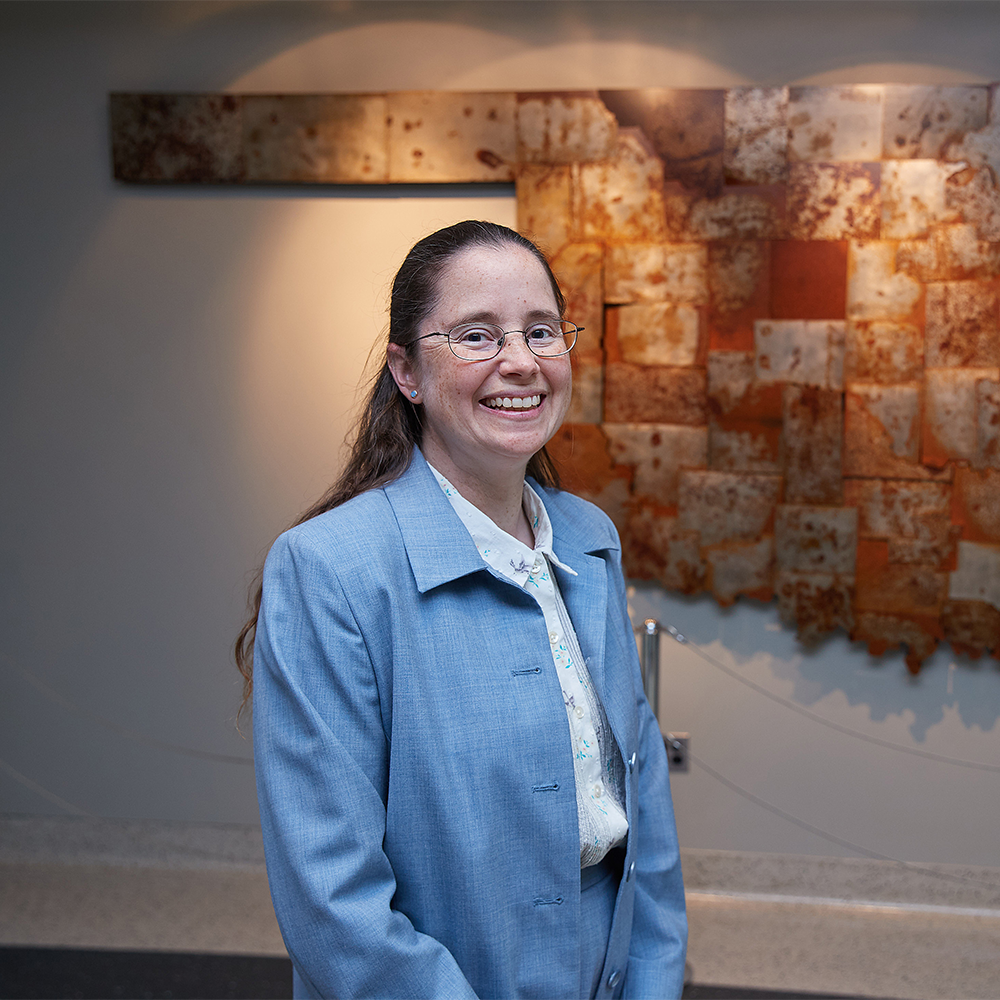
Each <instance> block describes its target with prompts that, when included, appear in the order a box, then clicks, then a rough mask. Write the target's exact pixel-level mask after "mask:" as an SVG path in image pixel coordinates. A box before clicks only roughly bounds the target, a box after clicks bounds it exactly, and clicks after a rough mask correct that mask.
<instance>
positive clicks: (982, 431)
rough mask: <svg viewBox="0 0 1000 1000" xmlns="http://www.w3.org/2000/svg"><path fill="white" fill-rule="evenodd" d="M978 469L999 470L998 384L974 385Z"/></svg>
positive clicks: (982, 383) (999, 421) (999, 391)
mask: <svg viewBox="0 0 1000 1000" xmlns="http://www.w3.org/2000/svg"><path fill="white" fill-rule="evenodd" d="M972 464H973V466H974V467H976V468H978V469H984V468H987V469H1000V382H997V381H995V380H993V379H985V378H984V379H981V380H980V381H978V382H977V383H976V454H975V457H974V459H973V462H972Z"/></svg>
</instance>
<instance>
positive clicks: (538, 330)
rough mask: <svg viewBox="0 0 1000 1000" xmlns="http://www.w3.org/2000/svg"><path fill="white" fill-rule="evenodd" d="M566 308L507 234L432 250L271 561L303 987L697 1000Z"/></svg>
mask: <svg viewBox="0 0 1000 1000" xmlns="http://www.w3.org/2000/svg"><path fill="white" fill-rule="evenodd" d="M563 308H564V300H563V296H562V293H561V292H560V290H559V287H558V285H557V283H556V280H555V278H554V276H553V274H552V271H551V269H550V268H549V265H548V263H547V262H546V260H545V258H544V257H543V255H542V254H541V253H540V252H539V251H538V249H537V248H536V247H535V246H534V245H533V244H532V243H530V242H529V241H528V240H526V239H524V237H522V236H520V235H519V234H517V233H515V232H514V231H512V230H510V229H507V228H505V227H503V226H498V225H496V224H494V223H484V222H464V223H459V224H458V225H455V226H451V227H449V228H447V229H444V230H441V231H439V232H437V233H434V234H432V235H431V236H428V237H426V238H425V239H423V240H421V241H420V242H419V243H417V244H416V246H415V247H414V248H413V249H412V250H411V251H410V253H409V254H408V255H407V258H406V260H405V261H404V263H403V265H402V267H401V268H400V270H399V272H398V273H397V275H396V278H395V280H394V282H393V288H392V297H391V303H390V328H389V343H388V344H387V347H386V358H385V364H384V365H383V367H382V370H381V372H380V374H379V376H378V377H377V379H376V380H375V383H374V385H373V387H372V390H371V392H370V395H369V398H368V403H367V406H366V408H365V411H364V413H363V415H362V419H361V421H360V425H359V428H358V432H357V436H356V438H355V441H354V445H353V449H352V455H351V459H350V461H349V463H348V466H347V468H346V470H345V471H344V473H343V475H342V476H341V478H340V480H339V481H338V482H337V483H336V484H335V485H334V487H333V488H332V489H331V490H330V492H329V493H328V494H327V495H326V496H325V497H323V498H322V499H321V500H320V501H319V502H318V503H317V504H316V505H314V506H313V507H312V508H311V509H310V510H309V511H307V512H306V513H305V514H304V515H303V516H302V517H301V518H300V520H299V522H298V523H297V525H296V526H295V527H294V528H293V529H291V530H290V531H288V532H286V533H285V534H284V535H282V536H281V537H280V538H279V539H278V540H277V541H276V542H275V544H274V546H273V548H272V550H271V552H270V554H269V556H268V559H267V562H266V565H265V568H264V573H263V583H262V586H261V588H260V590H259V591H258V593H257V595H256V601H257V613H255V615H254V616H253V618H252V619H251V620H250V621H249V622H248V623H247V626H246V627H245V628H244V630H243V632H242V633H241V635H240V638H239V640H238V642H237V660H238V662H239V664H240V667H241V670H242V671H243V673H244V676H245V678H246V682H247V694H248V695H249V694H250V693H251V690H252V693H253V704H254V736H255V738H254V754H255V760H256V767H257V781H258V794H259V799H260V807H261V819H262V824H263V830H264V842H265V848H266V852H267V863H268V874H269V878H270V883H271V892H272V896H273V899H274V905H275V911H276V913H277V916H278V920H279V923H280V924H281V928H282V933H283V935H284V938H285V942H286V944H287V946H288V950H289V954H290V955H291V958H292V962H293V966H294V969H295V992H296V996H303V997H329V996H337V997H345V998H346V997H359V996H369V997H421V996H448V997H470V998H471V997H477V996H478V997H533V996H545V997H567V998H568V997H597V996H600V997H618V996H629V997H650V998H652V997H657V998H663V997H671V996H679V995H680V991H681V987H682V980H683V968H684V950H685V943H686V934H687V928H686V920H685V915H684V895H683V887H682V885H681V878H680V866H679V859H678V850H677V840H676V834H675V830H674V818H673V811H672V807H671V801H670V789H669V784H668V778H667V761H666V755H665V752H664V748H663V742H662V739H661V738H660V735H659V727H658V725H657V722H656V720H655V718H654V716H653V713H652V711H651V710H650V707H649V705H648V703H647V702H646V700H645V696H644V695H643V689H642V681H641V677H640V672H639V665H638V660H637V656H636V649H635V643H634V641H633V640H632V634H631V629H630V627H629V623H628V616H627V613H626V608H625V591H624V581H623V579H622V572H621V558H620V555H621V553H620V546H619V542H618V537H617V535H616V533H615V530H614V528H613V526H612V525H611V522H610V521H609V520H608V518H607V517H606V516H605V515H604V514H603V513H601V512H600V511H598V510H597V509H596V508H595V507H592V506H591V505H590V504H588V503H585V502H584V501H582V500H580V499H578V498H576V497H572V496H570V495H568V494H566V493H564V492H562V491H560V490H559V489H558V486H557V481H556V477H555V473H554V470H553V468H552V465H551V463H550V462H549V460H548V457H547V455H546V453H545V444H546V442H547V441H548V440H549V439H550V438H551V437H552V435H553V434H554V433H555V431H556V430H557V429H558V427H559V425H560V423H561V422H562V420H563V417H564V416H565V414H566V410H567V407H568V406H569V401H570V393H571V369H570V363H569V357H568V355H569V351H570V350H571V349H572V347H573V344H574V343H575V337H576V333H577V328H576V327H575V326H574V325H573V324H572V323H570V322H568V321H566V320H564V319H563V317H562V312H563ZM526 476H527V478H526ZM251 643H253V650H252V655H251V648H250V647H251ZM251 660H252V663H251Z"/></svg>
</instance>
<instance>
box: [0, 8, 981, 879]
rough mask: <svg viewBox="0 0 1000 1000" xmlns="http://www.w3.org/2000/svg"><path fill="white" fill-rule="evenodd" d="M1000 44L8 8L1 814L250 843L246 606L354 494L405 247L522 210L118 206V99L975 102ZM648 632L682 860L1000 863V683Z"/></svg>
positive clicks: (664, 599) (973, 15) (756, 629)
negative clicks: (849, 89)
mask: <svg viewBox="0 0 1000 1000" xmlns="http://www.w3.org/2000/svg"><path fill="white" fill-rule="evenodd" d="M998 29H1000V5H997V4H995V3H989V2H984V3H964V2H960V0H950V2H941V3H936V2H920V3H909V2H903V0H901V2H891V3H880V2H873V0H870V2H862V3H854V2H843V3H826V2H814V3H797V2H791V3H785V2H777V3H757V2H754V0H740V2H719V3H716V2H710V0H706V2H698V3H683V2H676V3H659V2H640V3H631V2H629V0H623V2H613V3H604V2H599V0H597V2H575V0H564V2H558V3H556V2H542V3H521V2H516V0H515V2H507V3H504V4H487V3H464V2H457V3H419V2H407V3H392V2H384V3H382V2H379V3H359V2H341V3H296V2H285V3H238V2H236V3H221V2H218V3H174V2H164V3H158V4H144V3H138V2H137V3H87V4H77V3H65V4H63V3H46V4H36V3H19V2H9V3H4V4H0V84H2V87H0V135H2V136H3V139H2V146H3V152H2V155H0V179H2V183H0V255H2V260H3V263H2V266H0V302H2V303H3V306H2V320H0V420H2V423H3V428H4V432H3V434H2V435H0V468H2V469H3V475H2V476H0V483H2V486H0V552H2V554H3V555H2V559H0V629H2V632H0V634H2V636H3V642H2V643H0V669H2V676H3V679H4V684H3V686H4V696H3V697H2V698H0V810H3V811H5V812H8V813H28V814H31V813H35V814H43V813H48V814H60V813H66V812H82V813H89V814H93V815H98V816H121V817H139V818H152V819H157V818H160V819H173V820H192V821H209V822H231V823H250V822H253V821H254V819H255V814H256V803H255V797H254V790H253V777H252V768H251V767H250V766H248V764H247V763H246V758H247V757H248V756H249V752H250V748H249V742H245V741H242V740H241V739H240V738H239V737H238V736H237V735H236V733H235V731H234V729H233V725H232V723H233V715H234V712H235V707H236V705H237V703H238V688H237V684H236V677H235V670H234V668H233V667H232V665H231V662H230V645H231V641H232V637H233V635H234V632H235V631H236V629H237V628H238V625H239V622H240V617H241V614H242V607H243V600H244V593H245V586H246V583H247V580H248V578H249V575H250V573H251V572H252V570H253V568H254V567H255V565H256V564H257V562H258V561H259V559H260V558H261V556H262V555H263V553H264V552H265V551H266V548H267V546H268V544H269V543H270V541H271V539H272V538H273V537H274V535H275V534H276V533H277V532H278V531H280V530H281V528H282V526H283V525H284V524H285V523H287V521H288V520H289V519H290V518H291V517H292V516H293V515H294V514H295V512H296V511H297V510H298V509H300V508H301V507H302V506H303V505H304V504H305V503H306V502H307V501H308V500H310V499H311V498H312V497H314V496H315V495H316V494H317V493H318V492H320V491H321V490H322V488H323V486H324V484H325V483H327V482H328V480H329V479H330V478H331V477H332V476H333V475H334V474H335V473H336V470H337V468H338V464H339V462H340V460H341V455H342V450H341V449H342V442H343V438H344V435H345V433H346V432H347V430H348V428H349V426H350V421H351V415H352V412H353V408H354V407H355V401H356V396H355V387H356V385H357V384H358V381H359V379H360V378H361V377H362V373H363V369H364V365H365V362H366V358H367V356H368V353H369V351H370V349H371V347H372V345H373V344H375V343H376V342H377V340H378V338H379V336H380V334H381V332H382V331H383V328H384V323H385V318H384V307H385V301H386V287H387V283H388V282H389V280H390V279H391V275H392V273H393V270H394V268H395V267H396V266H397V265H398V263H399V261H400V260H401V258H402V256H403V254H404V253H405V251H406V249H407V248H408V246H409V245H410V244H411V243H412V242H413V241H414V240H415V239H416V238H418V237H419V236H420V235H422V234H424V233H426V232H427V231H429V230H431V229H433V228H436V227H438V226H440V225H444V224H447V223H449V222H451V221H455V220H457V219H460V218H465V217H469V216H483V217H488V218H493V219H495V220H497V221H500V222H504V223H512V222H513V220H514V204H513V194H512V190H510V189H507V188H505V187H502V186H498V187H487V188H475V187H471V186H470V187H464V188H435V189H430V188H417V187H412V188H405V187H391V188H386V189H384V190H379V191H373V190H371V189H366V190H361V189H351V188H344V189H304V188H298V189H295V188H274V189H264V188H258V189H253V188H249V189H243V190H236V189H223V188H215V189H213V188H196V187H171V188H166V187H164V188H153V187H149V188H143V187H125V186H121V185H118V184H115V183H114V182H113V181H112V180H111V174H110V163H109V154H108V134H107V121H106V100H107V93H108V92H109V91H113V90H119V91H143V90H165V91H219V90H230V91H233V92H282V91H286V92H290V91H300V92H301V91H356V92H364V91H367V90H376V91H383V90H397V89H451V90H455V89H482V90H498V89H519V90H525V89H532V88H537V89H557V88H593V87H602V88H614V87H641V86H675V87H724V86H731V85H737V84H744V83H770V84H786V83H822V84H830V83H838V82H845V83H852V82H853V83H872V82H900V83H921V82H927V83H944V82H950V83H958V82H985V81H990V80H997V79H1000V50H998V49H997V46H996V44H995V39H996V37H997V34H998ZM633 605H634V608H633V609H634V611H635V614H636V616H637V617H639V618H641V617H643V616H645V615H647V614H655V616H656V617H658V618H660V619H661V620H663V621H664V622H665V623H669V624H672V625H674V626H675V627H676V628H678V629H680V630H681V631H682V632H684V633H686V634H687V635H688V636H689V637H690V638H691V640H692V643H689V644H688V645H687V647H686V648H685V647H684V646H682V645H679V644H674V643H673V642H672V641H671V642H670V645H669V647H666V646H665V648H664V650H663V663H664V673H663V678H662V680H661V722H662V724H663V727H664V728H665V729H675V730H686V731H690V732H691V734H692V749H693V750H694V752H695V754H696V756H697V757H698V758H699V760H702V761H703V762H704V763H705V764H706V765H708V766H709V767H710V768H711V769H712V770H713V771H714V772H716V774H717V775H721V777H722V778H723V779H725V781H723V780H720V778H719V777H716V776H713V774H712V773H710V772H709V771H706V770H704V769H702V768H700V767H697V766H696V767H694V768H693V769H692V771H691V772H690V773H689V774H685V775H679V776H678V777H677V778H676V780H675V782H674V790H675V800H676V805H677V811H678V821H679V826H680V832H681V841H682V843H683V844H684V845H685V846H688V847H693V848H716V849H723V850H747V851H779V852H792V853H800V854H851V853H853V852H854V849H853V848H852V847H851V846H850V845H858V846H860V847H863V848H866V849H868V850H870V851H875V852H878V853H881V854H884V855H888V856H891V857H898V858H905V859H909V860H915V861H940V862H954V863H963V864H979V865H996V864H998V863H1000V861H998V858H997V850H996V845H995V836H994V834H993V831H994V830H995V828H996V824H997V819H998V814H997V813H998V808H1000V806H998V803H1000V796H997V794H996V781H997V774H996V767H997V765H998V764H1000V753H998V751H997V745H996V743H997V741H996V731H997V728H996V723H997V718H998V716H1000V675H998V671H997V669H996V666H995V664H994V663H992V662H990V663H987V662H981V663H979V664H970V663H967V662H959V661H958V660H957V659H956V658H955V657H953V656H952V655H951V654H950V653H949V652H947V651H940V652H939V653H938V654H936V656H935V657H934V658H932V659H931V660H930V661H928V663H927V664H925V667H924V670H923V672H922V673H921V675H920V676H919V677H918V678H916V679H911V678H909V677H908V675H907V673H906V670H905V666H904V665H903V662H902V658H901V657H899V656H896V657H892V656H890V657H888V658H886V659H885V660H884V661H880V662H879V663H878V664H875V662H874V661H871V660H869V658H868V656H867V653H865V652H864V650H863V649H860V648H855V647H852V646H851V645H850V643H848V642H847V640H846V638H844V637H842V636H841V637H836V638H833V639H831V640H829V641H828V642H826V643H825V644H823V645H822V646H821V647H819V648H818V649H812V650H809V649H805V648H803V647H801V646H800V645H798V644H797V642H796V640H795V638H794V636H793V635H792V634H791V633H789V632H788V631H785V630H783V628H782V626H781V625H780V624H779V622H778V620H777V615H776V612H775V609H774V607H773V606H772V605H767V606H761V605H755V604H753V603H744V602H740V603H738V604H737V605H736V606H735V607H734V608H732V609H729V610H727V611H720V609H718V608H717V607H716V606H715V605H714V604H713V603H712V602H711V601H702V600H693V599H681V598H677V597H673V596H671V595H668V594H665V593H663V592H662V591H659V590H656V589H655V588H649V587H640V588H638V589H637V590H636V591H635V593H634V597H633ZM695 644H696V645H697V647H698V648H697V650H695V649H693V648H692V646H693V645H695ZM802 710H805V711H806V712H808V713H812V715H811V716H810V715H808V714H804V713H803V711H802ZM816 717H819V719H821V720H823V721H817V718H816ZM824 722H825V723H832V725H833V727H839V728H832V727H831V726H830V725H826V724H824ZM844 730H850V731H851V732H845V731H844ZM858 734H860V736H861V737H862V738H859V735H858ZM864 737H867V739H865V738H864ZM873 740H875V741H882V743H881V744H880V743H878V742H872V741H873ZM886 742H888V743H891V744H894V745H895V746H892V747H889V746H885V745H884V743H886ZM913 751H916V753H914V752H913ZM942 758H953V759H957V760H959V761H962V762H964V763H959V764H957V763H955V762H954V760H952V761H949V760H945V759H942ZM970 763H971V764H973V765H976V764H986V765H992V766H993V770H990V769H988V768H983V767H977V766H969V765H970ZM726 782H728V784H727V783H726ZM734 786H735V787H734ZM747 793H748V794H749V795H750V796H754V797H755V798H756V800H757V801H755V800H754V799H753V798H748V797H747ZM761 801H762V802H764V803H765V804H766V805H762V804H761ZM768 806H771V807H774V809H776V810H779V811H780V812H783V813H785V814H788V815H790V816H792V817H793V818H794V819H796V820H799V821H800V824H804V825H797V824H796V823H795V822H793V821H792V820H790V819H788V818H785V817H783V816H781V815H778V814H777V813H776V812H775V811H773V810H772V809H769V808H768ZM807 827H808V828H812V831H810V829H807ZM816 831H819V832H816ZM822 834H828V835H830V836H832V837H833V838H835V839H834V840H832V841H831V840H829V839H824V836H822Z"/></svg>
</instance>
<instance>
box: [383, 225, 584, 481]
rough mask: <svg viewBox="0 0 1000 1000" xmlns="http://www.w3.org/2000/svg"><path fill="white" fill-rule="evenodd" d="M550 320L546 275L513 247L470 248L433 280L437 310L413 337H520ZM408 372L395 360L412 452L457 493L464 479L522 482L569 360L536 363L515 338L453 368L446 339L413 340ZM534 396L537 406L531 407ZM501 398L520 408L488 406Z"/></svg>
mask: <svg viewBox="0 0 1000 1000" xmlns="http://www.w3.org/2000/svg"><path fill="white" fill-rule="evenodd" d="M546 318H548V319H558V318H559V312H558V307H557V305H556V300H555V296H554V295H553V293H552V286H551V284H550V283H549V278H548V275H547V274H546V273H545V269H544V268H543V267H542V265H541V264H540V263H539V262H538V260H536V258H535V257H534V256H533V255H532V254H531V253H529V252H528V251H527V250H525V249H523V248H522V247H518V246H513V245H511V246H505V247H504V248H502V249H495V248H493V247H470V248H469V249H467V250H463V251H461V252H460V253H458V254H456V255H455V257H453V258H452V259H451V260H450V261H449V262H448V263H447V264H446V265H445V267H444V269H443V271H442V272H441V276H440V278H439V280H438V296H437V303H436V305H435V308H434V310H433V312H432V313H431V314H430V315H429V316H428V317H427V319H426V320H425V321H424V323H423V324H422V325H421V328H420V331H419V334H420V335H421V336H423V335H425V334H428V333H436V332H440V333H447V332H448V331H449V330H451V329H453V328H454V327H456V326H458V325H459V324H462V323H469V322H473V321H481V322H486V323H493V324H496V325H497V326H500V327H502V328H503V329H504V330H524V329H527V327H528V326H529V324H531V323H532V322H534V321H537V320H539V319H546ZM418 348H419V353H418V355H417V360H416V364H415V365H409V364H408V363H406V362H405V359H404V360H403V361H402V363H401V361H400V355H399V354H398V353H397V354H395V359H396V360H395V363H394V364H393V372H394V374H395V375H396V381H397V382H398V383H399V386H400V389H401V390H402V391H403V392H404V393H405V395H406V396H407V397H409V398H412V397H411V392H412V391H413V390H415V391H416V392H417V397H416V398H415V399H414V400H413V401H414V402H416V403H419V404H421V405H422V406H423V411H424V413H423V417H424V433H423V440H422V443H421V448H422V449H423V452H424V455H425V456H426V458H427V460H428V461H429V462H430V463H431V464H432V465H433V466H435V468H437V469H438V470H439V471H441V472H442V473H443V474H444V475H445V476H447V477H448V478H449V479H452V480H453V481H455V482H456V485H457V484H458V483H460V482H461V481H462V480H463V479H466V478H467V477H470V476H471V477H474V478H476V479H478V480H479V481H481V482H489V481H490V480H491V479H494V478H496V477H497V476H498V475H506V474H511V475H518V476H523V475H524V467H525V466H526V465H527V462H528V460H529V459H530V458H531V456H532V455H533V454H534V453H535V452H536V451H538V450H539V449H540V448H541V447H542V446H543V445H544V444H545V443H546V442H547V441H548V440H549V438H551V437H552V435H553V434H554V433H555V432H556V430H557V429H558V428H559V425H560V424H561V423H562V421H563V418H564V417H565V415H566V409H567V407H568V406H569V401H570V393H571V390H572V376H571V371H570V361H569V356H568V355H563V356H562V357H558V358H539V357H536V356H535V355H534V354H532V353H531V352H530V351H529V350H528V347H527V345H526V344H525V342H524V337H522V336H521V335H520V334H515V335H514V336H513V337H508V338H507V339H506V340H505V341H504V346H503V350H502V351H501V352H500V354H499V355H497V357H495V358H493V359H491V360H489V361H462V360H461V359H459V358H457V357H455V355H454V354H452V352H451V349H450V348H449V346H448V340H447V338H446V337H429V338H428V339H427V340H422V341H420V343H419V345H418ZM533 397H538V402H537V403H535V402H534V401H533ZM504 398H509V399H511V400H514V399H518V400H519V401H525V402H524V405H522V406H520V407H519V408H516V409H515V408H514V407H513V406H511V407H510V408H507V407H503V406H497V405H493V404H494V403H495V401H496V400H502V399H504Z"/></svg>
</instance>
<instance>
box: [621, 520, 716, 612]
mask: <svg viewBox="0 0 1000 1000" xmlns="http://www.w3.org/2000/svg"><path fill="white" fill-rule="evenodd" d="M622 561H623V562H624V565H625V572H626V575H627V576H629V577H632V578H638V579H646V580H658V581H659V582H660V583H661V584H662V585H663V586H664V587H666V588H667V589H668V590H676V591H680V592H681V593H684V594H696V593H698V592H699V591H701V590H704V589H705V564H704V562H703V561H702V558H701V553H700V551H699V548H698V535H697V533H696V532H692V531H687V532H684V531H678V530H677V518H676V517H672V516H668V515H665V514H664V513H663V512H662V508H658V507H655V506H648V505H645V504H637V505H634V506H633V507H632V508H631V510H630V512H629V518H628V522H627V524H626V527H625V530H624V531H623V532H622Z"/></svg>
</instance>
